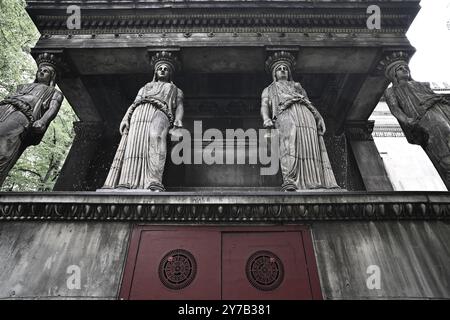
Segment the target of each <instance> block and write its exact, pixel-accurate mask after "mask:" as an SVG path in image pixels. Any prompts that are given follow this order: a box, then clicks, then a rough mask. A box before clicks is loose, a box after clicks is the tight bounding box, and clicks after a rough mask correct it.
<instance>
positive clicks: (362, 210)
mask: <svg viewBox="0 0 450 320" xmlns="http://www.w3.org/2000/svg"><path fill="white" fill-rule="evenodd" d="M449 218H450V194H449V193H448V192H370V193H362V192H361V193H355V192H322V193H320V192H305V193H293V194H292V193H283V192H261V193H245V192H240V193H219V192H217V193H183V192H178V193H158V194H155V193H149V192H146V193H143V192H131V191H128V192H81V193H61V192H54V193H0V221H136V222H149V223H209V224H211V223H301V222H305V221H355V220H366V221H373V220H448V219H449Z"/></svg>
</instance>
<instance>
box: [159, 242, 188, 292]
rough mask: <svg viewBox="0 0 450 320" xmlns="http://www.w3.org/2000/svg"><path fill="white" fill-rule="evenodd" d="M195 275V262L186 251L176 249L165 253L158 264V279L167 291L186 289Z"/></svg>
mask: <svg viewBox="0 0 450 320" xmlns="http://www.w3.org/2000/svg"><path fill="white" fill-rule="evenodd" d="M196 273H197V262H196V261H195V258H194V256H193V255H192V254H191V253H190V252H189V251H186V250H183V249H176V250H172V251H170V252H169V253H167V254H166V255H165V256H164V258H163V259H162V260H161V262H160V263H159V278H160V279H161V282H162V283H163V284H164V285H165V286H166V287H167V288H169V289H174V290H179V289H183V288H185V287H187V286H188V285H190V284H191V282H192V280H194V278H195V275H196Z"/></svg>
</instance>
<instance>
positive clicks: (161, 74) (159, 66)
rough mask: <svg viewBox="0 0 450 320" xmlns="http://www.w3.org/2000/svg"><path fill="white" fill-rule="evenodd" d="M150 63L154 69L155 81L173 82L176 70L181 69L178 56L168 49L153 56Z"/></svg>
mask: <svg viewBox="0 0 450 320" xmlns="http://www.w3.org/2000/svg"><path fill="white" fill-rule="evenodd" d="M150 64H151V66H152V69H153V70H154V73H153V81H163V82H172V81H173V76H174V74H175V72H176V71H178V70H179V69H180V63H179V61H178V59H177V57H176V56H175V55H173V54H172V53H171V52H167V51H161V52H158V53H156V54H155V55H154V56H152V59H151V61H150Z"/></svg>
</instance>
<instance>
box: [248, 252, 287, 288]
mask: <svg viewBox="0 0 450 320" xmlns="http://www.w3.org/2000/svg"><path fill="white" fill-rule="evenodd" d="M245 271H246V274H247V278H248V280H249V281H250V283H251V284H252V286H254V287H255V288H256V289H258V290H262V291H271V290H275V289H276V288H278V287H279V286H280V284H281V282H283V278H284V268H283V263H282V262H281V260H280V258H278V256H277V255H276V254H274V253H272V252H270V251H257V252H255V253H254V254H252V255H251V257H250V258H249V259H248V260H247V265H246V267H245Z"/></svg>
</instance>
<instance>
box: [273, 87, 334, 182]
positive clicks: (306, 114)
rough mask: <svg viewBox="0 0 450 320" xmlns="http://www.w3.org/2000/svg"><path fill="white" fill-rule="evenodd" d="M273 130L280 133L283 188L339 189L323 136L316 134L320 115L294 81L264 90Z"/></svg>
mask: <svg viewBox="0 0 450 320" xmlns="http://www.w3.org/2000/svg"><path fill="white" fill-rule="evenodd" d="M267 94H268V97H269V105H270V106H271V107H272V117H273V119H274V120H275V121H274V122H275V128H276V129H278V132H279V142H280V166H281V171H282V175H283V182H284V183H283V187H285V186H289V185H294V186H295V187H296V188H297V189H298V190H306V189H319V188H327V189H329V188H339V186H338V185H337V183H336V179H335V177H334V174H333V171H332V168H331V164H330V161H329V158H328V154H327V151H326V148H325V143H324V141H323V137H322V136H321V135H319V134H318V132H317V120H318V119H321V116H320V114H319V112H318V111H317V110H316V108H314V106H313V105H312V104H311V103H310V102H309V100H308V98H307V95H306V92H305V91H304V90H303V88H302V87H301V85H300V84H299V83H296V82H294V81H275V82H273V83H272V84H271V85H270V86H269V87H268V88H267Z"/></svg>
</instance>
